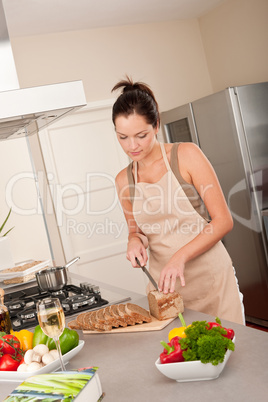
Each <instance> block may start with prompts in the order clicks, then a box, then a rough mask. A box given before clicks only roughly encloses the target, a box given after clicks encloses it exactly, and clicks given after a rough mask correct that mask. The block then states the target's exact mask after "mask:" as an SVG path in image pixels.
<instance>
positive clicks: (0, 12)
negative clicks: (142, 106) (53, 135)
mask: <svg viewBox="0 0 268 402" xmlns="http://www.w3.org/2000/svg"><path fill="white" fill-rule="evenodd" d="M0 59H1V63H0V91H4V92H0V105H1V108H0V140H6V139H12V138H19V137H22V136H26V135H32V134H34V133H37V132H38V130H40V129H42V128H44V127H46V126H47V125H49V124H51V123H52V122H54V121H55V120H57V119H59V118H60V117H62V116H64V115H65V114H66V113H69V112H70V111H72V110H75V109H76V108H80V107H81V106H84V105H86V98H85V94H84V89H83V83H82V81H74V82H67V83H61V84H53V85H45V86H40V87H35V88H24V89H19V83H18V77H17V72H16V68H15V62H14V57H13V54H12V48H11V45H10V40H9V34H8V29H7V24H6V18H5V12H4V8H3V1H2V0H0Z"/></svg>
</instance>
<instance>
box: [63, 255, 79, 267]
mask: <svg viewBox="0 0 268 402" xmlns="http://www.w3.org/2000/svg"><path fill="white" fill-rule="evenodd" d="M79 259H80V257H76V258H73V259H72V260H71V261H69V262H67V264H66V265H65V268H69V266H70V265H72V264H74V263H75V262H76V261H77V260H79Z"/></svg>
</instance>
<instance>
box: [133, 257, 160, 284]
mask: <svg viewBox="0 0 268 402" xmlns="http://www.w3.org/2000/svg"><path fill="white" fill-rule="evenodd" d="M136 261H137V263H138V265H139V267H140V268H141V269H142V270H143V272H144V273H145V274H146V275H147V276H148V278H149V279H150V282H151V283H152V284H153V286H154V287H155V289H156V290H158V286H157V283H156V282H155V280H154V278H153V277H152V275H151V274H150V272H149V271H148V269H147V268H146V267H142V266H141V263H140V261H139V260H138V258H137V257H136Z"/></svg>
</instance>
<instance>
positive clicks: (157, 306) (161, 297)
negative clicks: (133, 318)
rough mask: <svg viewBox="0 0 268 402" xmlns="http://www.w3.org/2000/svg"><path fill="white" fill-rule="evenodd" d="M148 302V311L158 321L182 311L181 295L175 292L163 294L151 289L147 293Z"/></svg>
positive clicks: (175, 315)
mask: <svg viewBox="0 0 268 402" xmlns="http://www.w3.org/2000/svg"><path fill="white" fill-rule="evenodd" d="M148 302H149V310H150V313H151V314H152V316H154V317H155V318H157V319H158V320H160V321H162V320H167V319H168V318H173V317H177V315H178V314H179V313H183V311H184V305H183V300H182V297H181V295H180V294H179V293H177V292H174V293H167V294H164V293H162V292H159V291H158V290H153V291H152V292H149V293H148Z"/></svg>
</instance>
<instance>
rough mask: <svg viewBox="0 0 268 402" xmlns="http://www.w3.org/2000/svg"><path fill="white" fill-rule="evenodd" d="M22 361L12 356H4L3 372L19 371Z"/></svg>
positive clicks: (1, 359) (1, 367)
mask: <svg viewBox="0 0 268 402" xmlns="http://www.w3.org/2000/svg"><path fill="white" fill-rule="evenodd" d="M19 365H20V361H19V360H18V359H16V358H15V357H14V356H12V355H3V356H2V357H1V358H0V370H1V371H17V368H18V367H19Z"/></svg>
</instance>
